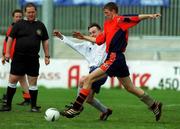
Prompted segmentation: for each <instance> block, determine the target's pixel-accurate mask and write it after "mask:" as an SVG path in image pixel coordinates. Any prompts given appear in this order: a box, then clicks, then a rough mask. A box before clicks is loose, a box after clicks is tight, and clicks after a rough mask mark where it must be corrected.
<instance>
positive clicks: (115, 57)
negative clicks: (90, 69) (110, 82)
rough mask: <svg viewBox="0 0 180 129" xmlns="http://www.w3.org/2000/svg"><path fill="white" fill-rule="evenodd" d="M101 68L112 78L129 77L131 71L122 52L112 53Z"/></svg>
mask: <svg viewBox="0 0 180 129" xmlns="http://www.w3.org/2000/svg"><path fill="white" fill-rule="evenodd" d="M100 68H101V69H102V70H103V71H104V72H106V74H107V75H108V76H110V77H127V76H129V69H128V66H127V64H126V59H125V56H124V54H123V53H122V52H116V53H115V52H111V53H108V56H107V58H106V60H105V62H104V63H103V64H102V65H101V66H100Z"/></svg>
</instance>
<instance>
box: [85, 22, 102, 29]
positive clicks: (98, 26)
mask: <svg viewBox="0 0 180 129" xmlns="http://www.w3.org/2000/svg"><path fill="white" fill-rule="evenodd" d="M92 27H97V28H98V30H101V27H100V25H99V24H97V23H91V24H90V25H89V26H88V30H89V29H90V28H92Z"/></svg>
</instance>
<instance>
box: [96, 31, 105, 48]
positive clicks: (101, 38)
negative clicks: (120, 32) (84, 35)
mask: <svg viewBox="0 0 180 129" xmlns="http://www.w3.org/2000/svg"><path fill="white" fill-rule="evenodd" d="M105 41H106V36H105V33H104V32H103V33H100V34H99V35H98V36H97V37H96V44H97V45H101V44H103V43H104V42H105Z"/></svg>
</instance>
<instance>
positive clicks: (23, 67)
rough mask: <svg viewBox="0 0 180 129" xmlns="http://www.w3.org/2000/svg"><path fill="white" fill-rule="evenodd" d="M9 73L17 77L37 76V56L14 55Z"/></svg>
mask: <svg viewBox="0 0 180 129" xmlns="http://www.w3.org/2000/svg"><path fill="white" fill-rule="evenodd" d="M10 73H11V74H13V75H18V76H23V75H25V74H27V75H29V76H32V77H37V76H38V75H39V56H27V55H21V54H14V56H13V59H12V62H11V69H10Z"/></svg>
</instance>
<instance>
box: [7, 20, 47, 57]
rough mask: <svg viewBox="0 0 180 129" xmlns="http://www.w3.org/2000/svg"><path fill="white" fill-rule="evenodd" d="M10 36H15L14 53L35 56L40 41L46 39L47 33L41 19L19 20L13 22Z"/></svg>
mask: <svg viewBox="0 0 180 129" xmlns="http://www.w3.org/2000/svg"><path fill="white" fill-rule="evenodd" d="M10 37H12V38H13V39H14V38H16V46H15V53H19V54H23V55H30V56H37V55H38V53H39V50H40V44H41V41H45V40H47V39H48V38H49V37H48V33H47V29H46V27H45V25H44V24H43V23H42V22H41V21H38V20H37V21H33V22H30V21H27V20H24V19H23V20H20V21H19V22H17V23H16V24H14V26H13V28H12V31H11V33H10Z"/></svg>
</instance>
